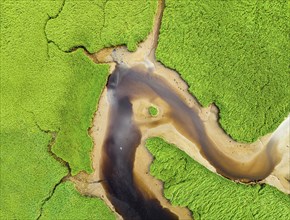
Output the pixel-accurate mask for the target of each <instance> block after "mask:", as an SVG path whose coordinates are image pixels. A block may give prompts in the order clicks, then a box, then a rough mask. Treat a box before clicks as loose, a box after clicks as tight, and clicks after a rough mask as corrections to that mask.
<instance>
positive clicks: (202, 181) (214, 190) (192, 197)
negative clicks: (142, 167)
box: [146, 138, 290, 220]
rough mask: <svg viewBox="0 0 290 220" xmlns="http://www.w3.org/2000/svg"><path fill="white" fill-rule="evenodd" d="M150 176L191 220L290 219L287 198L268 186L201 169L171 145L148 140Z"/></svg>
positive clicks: (289, 199) (152, 139)
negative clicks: (241, 182) (185, 210)
mask: <svg viewBox="0 0 290 220" xmlns="http://www.w3.org/2000/svg"><path fill="white" fill-rule="evenodd" d="M146 147H147V148H148V149H149V151H150V152H151V153H152V155H153V157H154V160H153V163H152V164H151V166H150V173H151V174H152V175H153V176H154V177H156V178H158V179H160V180H161V181H163V182H164V195H165V197H166V198H167V199H169V200H170V202H171V203H172V204H173V205H176V206H182V207H185V206H186V207H188V208H189V209H190V210H191V211H192V212H193V217H194V219H281V220H284V219H285V220H286V219H289V218H290V206H289V204H290V197H289V196H288V195H285V194H284V193H282V192H280V191H279V190H278V189H276V188H274V187H271V186H269V185H262V186H260V185H245V184H239V183H235V182H233V181H231V180H227V179H225V178H224V177H221V176H218V175H217V174H215V173H212V172H211V171H209V170H208V169H207V168H205V167H203V166H202V165H200V164H199V163H197V162H196V161H195V160H193V159H192V158H191V157H189V156H188V155H187V154H186V153H184V152H183V151H181V150H179V149H178V148H177V147H176V146H175V145H173V144H169V143H167V142H165V141H164V140H163V139H161V138H150V139H148V140H147V141H146Z"/></svg>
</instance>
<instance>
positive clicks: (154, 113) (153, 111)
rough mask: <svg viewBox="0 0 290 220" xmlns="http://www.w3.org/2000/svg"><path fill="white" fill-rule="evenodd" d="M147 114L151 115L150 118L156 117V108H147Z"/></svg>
mask: <svg viewBox="0 0 290 220" xmlns="http://www.w3.org/2000/svg"><path fill="white" fill-rule="evenodd" d="M148 112H149V115H151V116H152V117H155V116H157V115H158V108H157V107H155V106H153V105H152V106H150V107H149V108H148Z"/></svg>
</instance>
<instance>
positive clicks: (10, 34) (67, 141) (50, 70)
mask: <svg viewBox="0 0 290 220" xmlns="http://www.w3.org/2000/svg"><path fill="white" fill-rule="evenodd" d="M142 2H143V1H142ZM142 2H140V4H139V5H140V6H142V7H140V8H139V9H138V10H141V8H142V11H138V17H139V19H132V16H133V14H132V13H134V12H136V10H135V11H133V10H130V9H132V7H135V6H136V4H137V3H138V2H137V1H135V3H134V4H133V5H131V4H129V3H130V2H127V3H124V4H123V7H119V6H118V5H117V4H116V3H115V2H108V3H107V6H106V8H107V7H108V9H106V10H111V11H112V13H113V12H116V11H118V13H119V15H120V16H121V17H122V22H123V23H122V25H118V26H117V27H116V26H114V25H116V22H117V21H119V20H121V18H120V17H118V16H114V14H111V15H110V13H108V14H107V13H106V14H107V15H106V19H105V18H104V11H103V14H99V13H96V11H94V9H95V8H96V7H97V8H101V6H102V5H103V3H104V1H90V2H87V1H86V2H81V1H66V2H65V3H63V2H62V1H41V2H36V1H21V2H17V1H15V2H13V1H3V2H1V134H0V140H1V180H0V181H1V210H0V218H1V219H34V218H35V219H36V218H37V217H38V216H39V214H40V210H41V207H42V205H43V204H45V203H44V201H46V199H47V198H50V196H51V194H52V191H53V188H54V187H55V185H56V184H57V183H58V182H59V181H60V180H61V179H62V178H63V177H64V176H66V175H67V174H68V173H69V170H68V167H67V166H66V164H65V163H64V162H63V161H65V162H67V163H68V164H69V167H70V168H71V174H72V175H75V174H77V173H78V172H79V171H82V170H83V171H86V172H91V171H92V168H91V159H90V153H91V150H92V140H91V138H90V137H89V135H88V129H89V127H90V126H91V122H92V117H93V114H94V112H95V111H96V105H97V102H98V99H99V96H100V93H101V91H102V89H103V87H104V86H105V83H106V80H107V76H108V66H107V65H102V64H98V65H96V64H94V63H93V62H92V61H90V59H88V58H87V57H86V56H85V55H84V52H83V50H82V49H79V50H77V51H75V52H68V51H65V50H67V49H70V48H74V47H77V46H85V47H87V48H88V50H90V51H95V50H99V49H101V48H103V47H106V46H110V45H115V44H128V45H129V47H130V48H131V49H134V48H135V46H136V44H137V42H138V41H140V40H142V39H143V38H144V37H145V36H146V35H147V34H148V32H149V31H150V29H151V25H152V22H153V15H154V13H155V8H156V7H155V6H154V4H153V5H152V7H149V6H150V5H151V3H150V4H149V3H144V2H143V3H142ZM83 3H86V4H83ZM142 4H144V5H142ZM96 5H100V6H96ZM117 6H118V8H116V7H117ZM143 6H144V7H143ZM127 10H130V12H127ZM143 21H144V22H143ZM104 22H105V23H104ZM68 24H70V25H68ZM103 24H105V26H106V27H105V26H104V27H102V26H103ZM95 25H96V26H95ZM127 25H128V27H130V28H127ZM107 26H108V28H107ZM96 27H102V28H101V29H102V33H104V36H103V37H102V39H103V40H100V38H99V34H100V30H101V29H97V28H96ZM66 28H68V29H69V30H66ZM89 29H90V30H91V31H89ZM125 29H126V33H124V35H120V34H117V33H119V32H122V33H123V30H125ZM112 31H115V32H113V34H112V35H110V33H111V32H112ZM129 36H130V37H129ZM65 43H67V45H64V44H65ZM66 47H67V48H66ZM52 153H54V154H55V155H53V154H52ZM57 157H58V158H57ZM58 187H61V189H62V187H64V186H62V184H60V185H59V186H58ZM66 190H67V192H70V193H71V194H73V193H75V192H74V191H75V190H74V189H72V188H71V187H67V188H66ZM56 192H58V188H57V189H56ZM71 194H70V195H71ZM61 195H62V194H59V195H58V196H61ZM53 196H54V195H52V197H51V198H53ZM73 198H74V197H73ZM73 198H71V199H72V201H77V200H74V199H73ZM67 199H68V200H69V199H70V198H67ZM91 200H94V199H91ZM80 201H85V200H80ZM86 201H87V200H86ZM78 202H79V201H78ZM86 204H87V202H85V203H84V204H82V205H79V206H77V204H75V205H76V207H78V210H77V211H78V212H79V213H78V214H79V215H80V216H81V215H82V214H85V213H86V211H87V210H88V209H90V210H91V209H92V206H93V204H94V205H96V204H100V205H99V209H97V208H96V214H98V213H97V211H101V210H103V212H102V213H103V214H104V213H107V214H108V209H107V208H105V209H103V207H104V206H103V205H102V204H103V203H102V202H101V201H100V200H96V201H92V202H88V206H87V205H86ZM72 205H73V204H72ZM51 207H52V206H51ZM54 208H55V212H56V213H55V214H57V213H58V212H59V213H63V212H64V211H65V210H58V209H57V207H54ZM92 215H93V214H92ZM108 215H109V214H108ZM54 217H57V216H54ZM58 218H62V216H59V217H58Z"/></svg>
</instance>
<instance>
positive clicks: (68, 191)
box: [40, 182, 116, 220]
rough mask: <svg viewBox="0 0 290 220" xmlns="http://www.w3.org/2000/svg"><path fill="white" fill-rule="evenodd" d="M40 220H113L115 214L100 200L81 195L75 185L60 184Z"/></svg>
mask: <svg viewBox="0 0 290 220" xmlns="http://www.w3.org/2000/svg"><path fill="white" fill-rule="evenodd" d="M40 219H43V220H45V219H47V220H51V219H54V220H64V219H67V220H71V219H75V220H83V219H91V220H99V219H102V220H113V219H116V217H115V215H114V214H113V212H112V211H111V210H110V209H109V207H107V206H106V204H105V203H104V202H103V201H102V200H101V199H99V198H93V197H85V196H82V195H80V194H79V193H78V192H77V191H76V189H75V187H74V185H73V183H71V182H65V183H62V184H60V185H59V186H58V187H57V188H56V190H55V191H54V194H53V196H52V197H51V199H50V200H48V201H47V203H45V205H44V206H43V211H42V215H41V217H40Z"/></svg>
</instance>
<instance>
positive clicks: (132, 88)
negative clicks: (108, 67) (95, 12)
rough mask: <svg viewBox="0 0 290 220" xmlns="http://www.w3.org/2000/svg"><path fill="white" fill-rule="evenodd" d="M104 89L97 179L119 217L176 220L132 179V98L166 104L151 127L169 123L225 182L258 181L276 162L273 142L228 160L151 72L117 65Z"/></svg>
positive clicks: (136, 139) (135, 134)
mask: <svg viewBox="0 0 290 220" xmlns="http://www.w3.org/2000/svg"><path fill="white" fill-rule="evenodd" d="M107 88H108V100H109V103H110V120H109V125H108V130H107V137H106V140H105V142H104V146H103V161H102V168H101V176H102V177H103V179H104V180H105V181H104V182H103V186H104V187H105V189H106V190H107V193H108V197H109V199H110V200H111V202H112V204H113V205H114V206H115V208H116V210H117V211H118V212H119V213H120V214H121V215H122V216H123V217H124V218H125V219H176V218H177V217H176V216H175V215H174V214H172V213H170V212H169V210H167V209H164V208H162V207H161V205H160V204H159V202H158V201H157V200H156V199H154V198H152V196H150V193H149V192H146V190H145V189H142V188H141V187H138V184H137V183H136V181H135V180H134V176H133V164H134V155H135V151H136V148H137V147H138V145H139V144H140V140H141V133H140V130H139V128H138V125H137V124H136V123H135V122H134V120H133V111H132V102H133V101H134V100H138V99H141V98H148V99H154V98H157V97H158V98H160V99H162V100H163V101H164V103H166V107H165V108H166V112H165V117H164V118H163V119H162V120H160V121H157V122H156V123H155V124H153V125H151V126H157V125H159V124H162V123H165V122H166V123H168V122H170V123H172V124H173V125H174V127H175V128H176V129H177V130H178V132H179V133H181V134H182V135H183V136H184V137H186V138H187V139H188V140H190V141H192V142H193V143H195V144H196V146H197V147H198V148H199V150H200V153H201V154H202V155H203V156H204V157H205V158H206V159H207V160H208V161H209V162H210V163H211V164H212V165H213V166H214V167H215V168H216V170H217V172H218V173H219V174H221V175H223V176H225V177H227V178H230V179H234V180H239V181H245V182H247V181H256V180H261V179H264V178H266V177H267V176H268V175H269V174H270V173H271V172H272V171H273V169H274V167H275V165H276V164H277V163H278V162H279V161H280V159H281V155H279V153H278V152H277V148H276V146H275V141H274V140H273V141H270V142H269V143H268V144H267V145H266V146H265V147H264V148H263V149H262V150H261V151H260V152H259V153H258V154H257V155H255V157H253V158H251V159H250V160H248V161H246V162H245V161H242V162H241V161H237V160H236V159H233V158H230V157H229V156H228V155H226V154H224V153H223V152H222V151H221V150H220V148H219V147H218V146H216V144H215V142H214V141H213V140H212V139H211V138H210V137H209V136H208V135H207V133H206V131H205V127H204V124H203V123H204V122H203V121H202V120H201V118H200V117H199V114H198V112H196V111H195V110H194V109H192V108H190V107H188V106H187V105H186V104H185V102H184V101H183V100H182V99H181V98H180V97H179V96H178V94H177V93H176V92H175V90H174V89H173V88H172V87H171V86H169V85H168V84H167V83H166V81H165V80H164V79H162V78H160V77H157V76H156V75H154V74H152V73H149V72H146V71H145V72H144V71H141V70H140V69H136V68H128V67H126V66H124V65H117V67H116V69H115V71H114V72H113V73H112V75H111V76H110V78H109V81H108V84H107Z"/></svg>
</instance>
